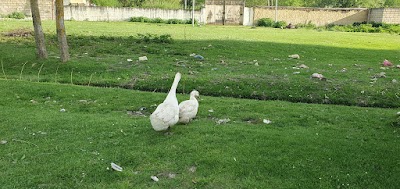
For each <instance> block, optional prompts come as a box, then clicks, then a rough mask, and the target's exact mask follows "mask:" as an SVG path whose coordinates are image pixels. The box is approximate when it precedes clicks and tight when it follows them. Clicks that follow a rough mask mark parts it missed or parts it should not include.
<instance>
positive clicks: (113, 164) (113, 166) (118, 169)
mask: <svg viewBox="0 0 400 189" xmlns="http://www.w3.org/2000/svg"><path fill="white" fill-rule="evenodd" d="M111 168H112V169H114V170H115V171H119V172H121V171H122V167H120V166H119V165H117V164H115V163H111Z"/></svg>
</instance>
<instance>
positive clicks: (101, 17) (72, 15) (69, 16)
mask: <svg viewBox="0 0 400 189" xmlns="http://www.w3.org/2000/svg"><path fill="white" fill-rule="evenodd" d="M200 15H201V11H195V15H194V16H195V17H194V18H195V19H196V20H198V21H201V16H200ZM140 16H143V17H146V18H161V19H165V20H166V19H180V20H188V19H191V18H192V11H188V10H164V9H142V8H114V7H87V6H64V19H65V20H78V21H83V20H87V21H123V20H128V19H129V18H131V17H140Z"/></svg>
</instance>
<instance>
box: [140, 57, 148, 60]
mask: <svg viewBox="0 0 400 189" xmlns="http://www.w3.org/2000/svg"><path fill="white" fill-rule="evenodd" d="M147 60H148V59H147V56H141V57H139V61H147Z"/></svg>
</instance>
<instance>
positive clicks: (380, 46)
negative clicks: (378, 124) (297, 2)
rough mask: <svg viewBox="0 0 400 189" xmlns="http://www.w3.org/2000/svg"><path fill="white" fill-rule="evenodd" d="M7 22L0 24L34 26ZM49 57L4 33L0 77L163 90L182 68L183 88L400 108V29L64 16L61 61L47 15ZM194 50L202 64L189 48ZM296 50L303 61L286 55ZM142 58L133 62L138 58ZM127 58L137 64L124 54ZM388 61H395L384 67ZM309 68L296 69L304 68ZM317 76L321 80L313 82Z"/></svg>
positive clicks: (9, 27) (2, 26)
mask: <svg viewBox="0 0 400 189" xmlns="http://www.w3.org/2000/svg"><path fill="white" fill-rule="evenodd" d="M31 25H32V23H30V22H28V21H5V22H1V23H0V31H2V32H6V31H11V30H13V29H16V28H23V27H32V26H31ZM43 27H44V30H45V32H46V34H47V44H48V48H49V51H50V59H49V60H48V61H37V60H36V59H35V56H34V52H35V49H34V47H35V46H34V41H33V37H28V38H21V37H4V36H2V37H1V38H0V39H1V43H0V45H1V51H0V53H1V60H2V62H3V67H4V72H5V75H4V74H3V75H2V77H3V78H6V77H7V78H9V79H21V80H29V81H45V82H61V83H74V84H81V85H94V86H108V87H116V86H117V87H124V88H132V89H139V90H146V91H158V92H167V91H168V89H169V87H170V83H171V80H172V76H173V75H174V74H175V72H177V71H180V72H182V74H184V75H188V77H191V80H190V82H183V83H181V85H183V86H184V87H183V88H182V89H180V90H181V91H180V92H184V93H188V92H189V91H190V90H192V89H194V88H196V89H198V90H199V91H200V92H201V93H202V94H203V95H210V96H227V97H237V98H252V99H262V100H285V101H291V102H306V103H325V104H342V105H356V106H370V107H391V108H396V107H399V106H400V84H399V81H400V78H399V74H400V69H399V68H396V67H395V66H396V65H400V56H399V54H400V45H399V44H400V35H391V34H368V33H341V32H328V31H316V30H281V29H271V28H250V27H239V26H210V25H207V26H202V27H192V26H191V25H167V24H146V23H129V22H66V29H67V34H69V35H70V36H69V37H68V40H69V45H70V52H71V56H72V59H71V61H70V62H69V63H68V64H60V63H59V60H58V58H57V57H58V54H59V53H58V50H57V40H56V37H55V36H54V33H55V26H54V23H53V22H44V23H43ZM146 33H150V34H154V35H158V36H161V35H164V34H169V35H171V38H172V39H173V40H174V42H173V43H167V44H165V43H157V42H151V41H150V42H144V41H143V40H140V39H138V37H137V34H146ZM191 53H196V54H200V55H202V56H204V57H205V60H204V61H198V60H195V59H194V58H193V57H190V56H189V55H190V54H191ZM291 54H299V55H300V57H301V58H300V59H290V58H288V55H291ZM140 56H147V57H148V59H149V60H148V61H146V62H139V61H138V57H140ZM128 59H132V60H133V62H129V61H127V60H128ZM384 59H388V60H390V61H391V62H392V63H393V64H394V67H389V68H382V62H383V60H384ZM302 64H304V65H306V66H308V67H309V68H305V69H302V68H300V69H299V68H298V67H299V66H300V65H302ZM313 73H320V74H323V75H324V76H325V77H326V81H320V80H318V79H312V78H311V75H312V74H313Z"/></svg>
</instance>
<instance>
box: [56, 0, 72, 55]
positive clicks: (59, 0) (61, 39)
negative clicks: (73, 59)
mask: <svg viewBox="0 0 400 189" xmlns="http://www.w3.org/2000/svg"><path fill="white" fill-rule="evenodd" d="M56 28H57V37H58V44H59V49H60V58H61V62H67V61H68V60H69V52H68V43H67V35H66V33H65V25H64V2H63V0H56Z"/></svg>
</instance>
